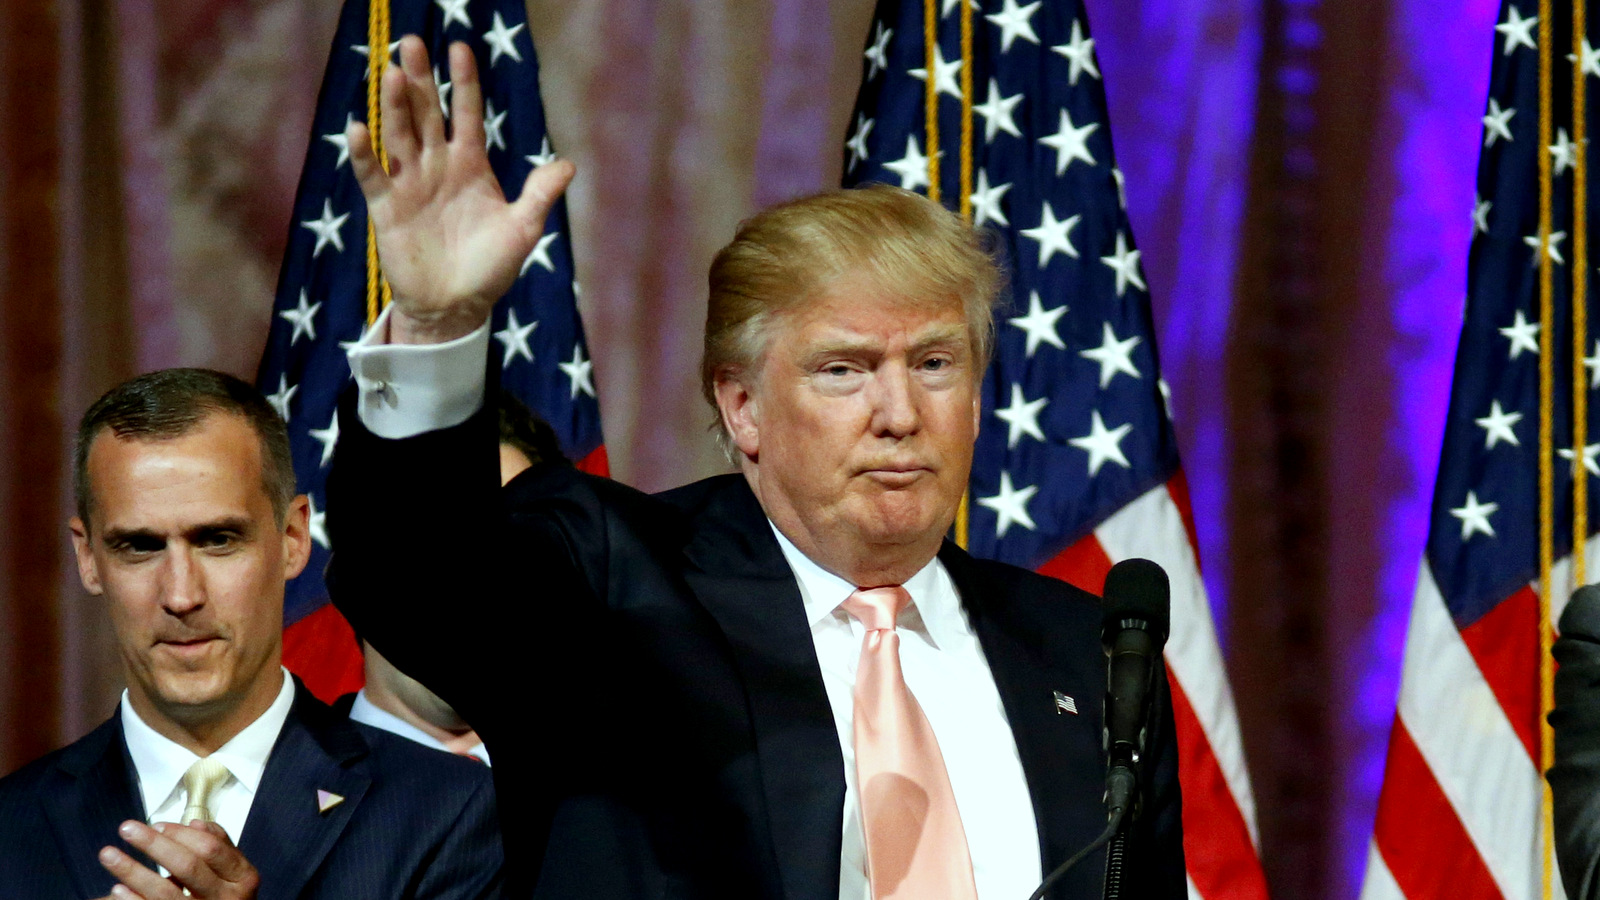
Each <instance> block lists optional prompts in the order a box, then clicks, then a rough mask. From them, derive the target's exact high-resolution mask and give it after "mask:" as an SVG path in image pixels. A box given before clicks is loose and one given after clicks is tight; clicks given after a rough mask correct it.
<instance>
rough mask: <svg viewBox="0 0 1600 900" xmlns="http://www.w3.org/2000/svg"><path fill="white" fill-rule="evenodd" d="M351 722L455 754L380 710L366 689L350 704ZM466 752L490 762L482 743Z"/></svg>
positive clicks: (404, 721)
mask: <svg viewBox="0 0 1600 900" xmlns="http://www.w3.org/2000/svg"><path fill="white" fill-rule="evenodd" d="M350 720H351V721H353V722H360V723H361V724H363V725H371V726H372V727H373V728H381V729H383V730H384V731H387V732H389V733H390V734H395V735H399V736H400V737H403V738H407V739H408V740H413V741H416V742H417V743H419V744H421V745H422V746H424V747H432V748H433V749H435V750H443V751H444V752H446V753H454V752H455V751H453V750H451V749H450V748H449V747H446V746H445V745H444V742H443V741H441V740H439V739H438V738H436V737H434V736H433V735H431V734H429V733H427V732H426V731H423V730H422V729H421V728H418V727H417V726H415V725H413V724H411V723H410V722H407V721H406V720H405V719H402V718H400V717H399V716H397V715H395V714H394V713H392V712H389V711H388V710H386V709H382V708H379V707H378V706H377V705H375V704H374V703H373V702H372V701H371V700H368V699H367V689H366V688H362V689H361V690H359V691H357V692H356V699H355V700H354V701H353V702H352V703H351V704H350ZM466 752H467V753H468V754H470V755H472V756H476V757H478V758H479V759H481V760H483V761H484V762H485V763H487V762H488V761H489V751H488V750H487V749H486V748H485V747H484V746H483V743H482V742H479V743H478V744H477V745H475V746H473V747H470V748H468V749H467V751H466Z"/></svg>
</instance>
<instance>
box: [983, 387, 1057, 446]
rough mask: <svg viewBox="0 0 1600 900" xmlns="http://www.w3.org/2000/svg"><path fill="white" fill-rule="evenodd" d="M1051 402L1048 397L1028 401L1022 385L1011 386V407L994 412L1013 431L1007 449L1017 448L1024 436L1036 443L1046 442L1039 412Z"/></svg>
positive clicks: (1008, 438) (1010, 432)
mask: <svg viewBox="0 0 1600 900" xmlns="http://www.w3.org/2000/svg"><path fill="white" fill-rule="evenodd" d="M1049 402H1050V399H1049V398H1048V397H1040V398H1039V399H1037V400H1028V399H1026V398H1024V397H1023V396H1022V385H1020V384H1013V385H1012V386H1011V405H1010V406H1008V407H1006V408H1005V409H996V410H995V411H994V414H995V416H996V417H997V418H998V419H1000V421H1002V422H1004V423H1006V424H1007V425H1008V426H1010V429H1011V430H1010V431H1009V432H1008V434H1007V437H1006V447H1007V448H1015V447H1016V446H1017V441H1019V440H1021V439H1022V436H1023V435H1027V436H1028V437H1031V438H1033V439H1034V440H1036V441H1042V440H1044V432H1043V431H1042V430H1040V428H1039V412H1040V411H1041V410H1043V409H1044V407H1045V404H1047V403H1049Z"/></svg>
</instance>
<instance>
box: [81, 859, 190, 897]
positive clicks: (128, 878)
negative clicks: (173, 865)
mask: <svg viewBox="0 0 1600 900" xmlns="http://www.w3.org/2000/svg"><path fill="white" fill-rule="evenodd" d="M100 865H102V866H104V867H105V870H106V871H107V872H110V873H111V876H112V877H113V878H115V879H117V881H120V882H121V884H118V885H117V886H115V887H113V888H112V889H111V896H112V897H114V898H117V900H134V898H142V900H179V898H181V897H182V896H183V892H182V891H180V890H179V889H178V888H177V887H176V886H175V885H173V883H172V882H170V881H168V880H167V879H165V878H162V877H161V876H160V875H157V874H156V873H155V872H154V871H152V870H151V869H149V868H147V867H145V866H144V865H141V864H140V863H139V861H138V860H135V859H134V858H133V857H131V856H129V855H128V854H126V853H123V852H122V851H121V850H118V849H117V848H115V847H102V848H100Z"/></svg>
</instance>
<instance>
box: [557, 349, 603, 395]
mask: <svg viewBox="0 0 1600 900" xmlns="http://www.w3.org/2000/svg"><path fill="white" fill-rule="evenodd" d="M556 367H557V368H559V369H561V371H563V372H565V373H567V378H569V379H571V381H572V399H573V400H576V399H578V392H579V391H582V392H583V393H585V394H588V395H589V396H591V397H593V396H594V381H593V374H594V362H593V361H591V360H587V359H584V358H583V347H581V346H577V345H574V346H573V348H572V362H564V363H556Z"/></svg>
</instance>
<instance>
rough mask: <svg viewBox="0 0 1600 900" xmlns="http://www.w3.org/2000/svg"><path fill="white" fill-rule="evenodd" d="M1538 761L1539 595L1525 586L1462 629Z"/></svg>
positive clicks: (1530, 755) (1530, 753)
mask: <svg viewBox="0 0 1600 900" xmlns="http://www.w3.org/2000/svg"><path fill="white" fill-rule="evenodd" d="M1461 639H1462V640H1463V641H1465V642H1466V645H1467V649H1468V650H1470V651H1471V652H1472V658H1473V659H1474V660H1475V661H1476V662H1477V663H1478V670H1479V671H1480V672H1482V673H1483V680H1484V681H1487V682H1489V689H1490V690H1492V691H1494V696H1495V699H1496V700H1499V701H1500V706H1501V708H1502V709H1504V710H1505V712H1506V718H1508V719H1510V720H1511V727H1512V728H1513V729H1515V730H1516V732H1517V737H1519V738H1521V739H1522V746H1523V747H1525V748H1527V751H1528V758H1529V759H1530V760H1532V761H1533V764H1534V767H1535V768H1537V767H1538V765H1539V744H1538V741H1539V738H1538V734H1539V598H1538V596H1537V595H1536V594H1534V592H1533V589H1532V588H1529V587H1524V588H1523V589H1522V590H1520V591H1517V592H1516V593H1515V594H1512V595H1511V596H1510V597H1507V598H1506V599H1504V600H1502V601H1500V603H1499V605H1497V606H1495V607H1494V608H1493V609H1491V610H1489V611H1488V612H1487V613H1485V614H1484V615H1483V617H1482V618H1480V619H1478V621H1476V622H1473V623H1472V624H1471V625H1468V626H1467V627H1465V628H1463V629H1461Z"/></svg>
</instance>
